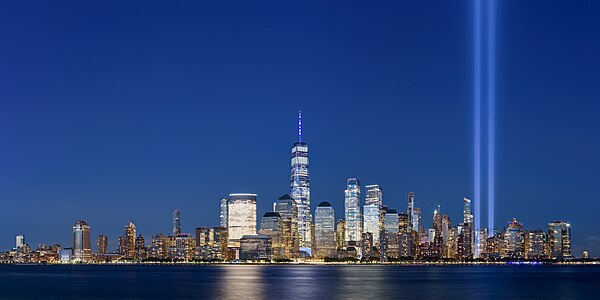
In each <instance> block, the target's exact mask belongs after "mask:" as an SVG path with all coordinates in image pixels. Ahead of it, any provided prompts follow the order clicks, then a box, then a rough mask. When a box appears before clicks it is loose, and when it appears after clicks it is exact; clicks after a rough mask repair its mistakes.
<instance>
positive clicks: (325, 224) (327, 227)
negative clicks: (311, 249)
mask: <svg viewBox="0 0 600 300" xmlns="http://www.w3.org/2000/svg"><path fill="white" fill-rule="evenodd" d="M335 236H336V231H335V211H334V209H333V207H332V206H331V204H329V202H321V203H319V205H318V206H317V209H316V210H315V256H316V257H319V258H325V257H335V255H336V240H335Z"/></svg>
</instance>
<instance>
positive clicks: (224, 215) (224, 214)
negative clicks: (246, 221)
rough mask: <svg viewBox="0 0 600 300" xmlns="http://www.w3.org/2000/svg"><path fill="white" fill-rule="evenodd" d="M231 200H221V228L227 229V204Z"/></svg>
mask: <svg viewBox="0 0 600 300" xmlns="http://www.w3.org/2000/svg"><path fill="white" fill-rule="evenodd" d="M228 201H229V199H227V198H221V200H220V201H219V210H220V212H219V226H221V227H225V228H227V202H228Z"/></svg>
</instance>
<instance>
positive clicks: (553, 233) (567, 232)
mask: <svg viewBox="0 0 600 300" xmlns="http://www.w3.org/2000/svg"><path fill="white" fill-rule="evenodd" d="M548 243H549V248H550V257H551V258H570V257H571V224H569V223H567V222H563V221H555V222H551V223H548Z"/></svg>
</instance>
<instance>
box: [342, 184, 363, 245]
mask: <svg viewBox="0 0 600 300" xmlns="http://www.w3.org/2000/svg"><path fill="white" fill-rule="evenodd" d="M344 208H345V211H344V212H345V217H346V237H345V239H346V246H350V247H356V246H357V245H359V244H360V240H361V236H362V225H363V224H362V214H361V211H360V181H359V180H358V178H348V182H347V185H346V190H345V206H344Z"/></svg>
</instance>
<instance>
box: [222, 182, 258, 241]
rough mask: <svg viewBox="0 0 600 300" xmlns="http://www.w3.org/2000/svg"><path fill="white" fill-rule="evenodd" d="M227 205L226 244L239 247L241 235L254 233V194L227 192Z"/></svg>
mask: <svg viewBox="0 0 600 300" xmlns="http://www.w3.org/2000/svg"><path fill="white" fill-rule="evenodd" d="M227 206H228V207H227V236H228V243H227V244H228V247H229V248H239V247H240V239H241V238H242V236H244V235H255V234H256V194H229V202H228V204H227Z"/></svg>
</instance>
